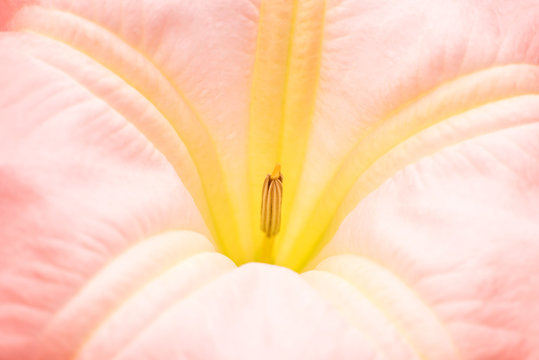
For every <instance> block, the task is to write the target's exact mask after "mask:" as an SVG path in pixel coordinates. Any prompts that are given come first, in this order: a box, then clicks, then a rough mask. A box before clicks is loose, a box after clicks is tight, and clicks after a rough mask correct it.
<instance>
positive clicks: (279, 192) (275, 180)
mask: <svg viewBox="0 0 539 360" xmlns="http://www.w3.org/2000/svg"><path fill="white" fill-rule="evenodd" d="M282 200H283V175H282V174H281V165H279V164H277V165H276V166H275V169H273V172H272V173H271V174H268V175H267V176H266V179H265V180H264V185H263V186H262V207H261V209H260V229H262V231H263V232H264V233H265V234H266V236H267V237H272V236H275V235H276V234H277V233H278V232H279V230H280V228H281V204H282Z"/></svg>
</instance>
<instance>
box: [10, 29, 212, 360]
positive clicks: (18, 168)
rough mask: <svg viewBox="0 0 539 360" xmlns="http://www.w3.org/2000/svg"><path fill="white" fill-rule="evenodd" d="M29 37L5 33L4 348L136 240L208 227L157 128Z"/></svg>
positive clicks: (24, 345)
mask: <svg viewBox="0 0 539 360" xmlns="http://www.w3.org/2000/svg"><path fill="white" fill-rule="evenodd" d="M20 39H21V38H20V37H18V36H12V35H9V34H1V35H0V49H1V50H0V69H1V71H0V83H1V84H2V86H0V243H1V244H0V269H2V271H1V272H0V304H1V306H0V333H1V334H2V336H1V337H0V358H2V359H14V358H16V357H14V356H13V355H12V354H13V352H14V351H17V350H24V349H26V350H24V352H27V350H28V346H30V345H29V344H32V343H33V342H34V339H35V336H36V335H37V334H38V333H40V332H41V331H42V330H43V328H44V327H45V326H46V325H47V324H48V323H49V322H50V321H51V318H52V317H53V316H54V314H55V313H56V312H57V311H59V310H60V309H61V308H62V307H63V306H64V305H65V303H66V301H68V300H69V299H70V298H71V297H73V296H74V295H75V294H76V293H77V292H78V291H79V290H80V288H81V287H82V286H83V285H84V284H86V282H87V281H88V279H89V278H90V277H91V276H93V275H94V274H95V273H96V272H97V271H98V270H99V269H100V268H101V267H102V266H103V265H104V264H105V263H106V262H108V261H110V259H111V258H113V257H114V256H117V255H118V254H119V253H121V252H123V251H124V250H125V249H127V248H129V247H130V246H132V245H133V244H135V243H137V242H138V241H140V240H142V239H145V238H147V237H148V236H151V235H154V234H156V233H159V232H164V231H168V230H176V229H178V230H184V229H185V230H194V231H198V232H201V233H204V234H206V235H207V234H208V231H207V229H206V226H205V225H204V223H203V222H202V219H201V217H200V215H199V212H198V210H197V208H196V206H195V204H194V202H193V200H192V198H191V196H190V195H189V193H188V192H187V191H186V189H185V188H184V187H183V185H182V183H181V181H180V180H179V178H178V177H177V175H176V173H175V172H174V170H173V168H172V167H171V166H170V164H169V163H168V162H167V160H166V159H165V158H164V157H163V155H162V154H161V153H159V152H158V151H157V150H156V149H155V147H154V146H153V145H152V144H151V143H150V142H149V141H148V140H147V138H145V137H144V136H143V135H141V133H140V132H139V131H138V130H137V129H136V128H135V127H134V126H133V125H132V124H130V123H129V122H128V121H127V120H126V118H125V117H123V116H122V115H120V114H119V113H118V112H117V111H115V110H114V109H113V108H111V107H110V106H109V104H107V103H106V102H105V101H104V100H103V99H102V98H100V97H98V96H96V95H95V94H93V93H92V92H90V91H89V90H88V89H87V88H85V87H83V86H81V85H80V83H78V82H77V81H76V80H75V79H73V78H72V77H70V76H69V75H67V74H65V73H64V72H62V71H59V70H57V69H54V68H53V67H51V66H50V65H49V64H47V63H45V62H43V61H41V60H39V59H38V58H35V57H33V56H31V55H28V54H27V53H26V52H25V50H26V47H25V44H19V40H20ZM19 45H20V46H19ZM106 80H107V79H106V78H96V79H95V80H94V81H95V82H106ZM122 89H123V88H122V87H116V88H114V89H112V90H111V92H115V91H117V92H121V91H122Z"/></svg>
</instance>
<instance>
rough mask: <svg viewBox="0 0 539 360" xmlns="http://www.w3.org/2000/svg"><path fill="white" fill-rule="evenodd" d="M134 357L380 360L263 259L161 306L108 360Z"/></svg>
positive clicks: (294, 280)
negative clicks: (167, 304) (162, 308)
mask: <svg viewBox="0 0 539 360" xmlns="http://www.w3.org/2000/svg"><path fill="white" fill-rule="evenodd" d="M98 354H99V353H96V354H95V355H94V357H93V358H95V357H96V356H97V355H98ZM97 357H99V356H97ZM139 358H144V359H163V358H167V359H183V358H186V359H205V360H211V359H300V358H301V359H313V360H317V359H366V360H367V359H379V357H378V356H375V354H374V353H373V349H372V347H371V345H370V344H369V342H368V341H367V340H366V339H365V337H364V336H363V335H362V334H361V333H360V332H359V331H357V330H355V329H354V328H352V327H351V326H350V325H349V324H348V323H347V322H345V321H344V320H343V319H342V318H341V317H340V316H339V315H338V313H337V312H336V311H335V310H333V309H332V308H330V307H329V306H328V305H327V303H325V302H323V301H322V300H321V299H320V298H319V296H318V295H317V294H316V292H315V291H314V290H313V289H312V288H310V287H309V286H308V285H307V284H305V282H304V281H302V280H301V279H300V278H299V276H298V275H297V274H295V273H293V272H292V271H290V270H288V269H284V268H280V267H276V266H271V265H263V264H248V265H244V266H242V267H241V268H239V269H237V270H235V271H233V272H230V273H228V274H225V275H223V276H222V277H220V278H218V279H216V280H215V281H214V282H212V283H210V284H209V285H208V286H206V287H204V288H203V289H201V290H200V291H199V292H197V293H195V294H193V295H192V296H191V297H189V298H187V299H185V300H179V301H178V302H177V303H176V304H174V305H173V306H171V307H170V308H167V309H165V310H163V312H162V314H161V315H160V316H159V317H157V318H156V319H155V320H154V322H153V323H150V324H148V327H147V328H146V329H145V330H144V331H143V332H141V333H140V334H139V336H138V337H136V338H135V339H134V340H133V341H132V343H130V344H129V346H127V347H126V348H125V349H124V350H123V351H122V352H121V353H120V354H119V355H118V356H117V357H115V358H114V359H117V360H120V359H122V360H125V359H139Z"/></svg>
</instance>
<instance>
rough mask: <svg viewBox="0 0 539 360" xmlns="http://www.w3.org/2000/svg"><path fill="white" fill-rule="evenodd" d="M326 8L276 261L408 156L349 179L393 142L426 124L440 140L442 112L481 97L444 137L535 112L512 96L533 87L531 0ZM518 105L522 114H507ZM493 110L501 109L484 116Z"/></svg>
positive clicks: (350, 0) (534, 5)
mask: <svg viewBox="0 0 539 360" xmlns="http://www.w3.org/2000/svg"><path fill="white" fill-rule="evenodd" d="M326 11H327V16H326V21H325V30H324V47H323V52H322V60H321V61H322V62H321V72H320V84H319V90H318V94H317V103H316V108H315V111H314V116H313V122H312V134H311V138H310V141H309V148H308V150H307V155H306V160H305V166H304V170H305V171H304V172H303V174H302V178H301V181H300V184H299V186H298V192H297V194H296V197H295V199H296V200H297V201H296V202H295V203H294V205H293V208H292V209H291V210H290V214H289V215H288V219H290V222H289V223H288V225H286V224H284V225H285V226H286V227H285V231H284V233H283V234H281V238H282V240H281V241H279V240H278V241H277V248H278V249H277V252H278V253H279V256H278V258H277V262H278V263H283V264H287V265H288V266H293V267H296V268H300V267H301V259H306V258H307V257H308V256H310V255H311V254H313V253H316V252H317V251H318V250H320V246H319V245H320V244H321V243H324V242H326V243H327V241H329V239H330V238H331V235H332V234H333V233H334V232H335V231H336V229H337V227H338V224H340V222H341V221H342V219H343V218H344V216H346V214H347V213H349V212H350V211H351V210H352V209H353V208H354V207H355V206H356V205H357V204H358V202H359V201H360V200H361V199H362V198H363V197H364V196H365V195H366V194H367V193H369V192H370V191H372V190H374V189H376V187H377V186H379V185H380V184H381V183H383V181H385V180H386V179H387V178H388V177H390V176H391V175H393V174H395V173H396V172H397V171H398V170H399V169H400V168H402V166H401V165H406V164H407V162H406V161H408V159H406V160H405V161H404V162H403V163H398V161H397V160H395V161H393V162H389V163H386V164H385V165H384V168H385V169H384V171H380V170H377V171H376V172H375V174H371V175H369V176H368V178H369V179H368V180H367V179H365V178H364V179H360V180H359V181H360V182H361V184H359V185H358V184H357V183H358V178H360V177H366V176H364V175H365V172H366V171H368V169H369V168H370V167H372V166H373V164H376V163H377V162H378V160H379V159H380V158H381V157H383V156H384V154H386V153H387V152H389V151H391V150H392V149H393V148H395V147H397V146H398V145H399V144H400V143H402V142H404V141H406V140H407V139H412V138H414V137H415V135H416V134H418V133H420V132H421V131H422V130H423V129H425V128H428V127H432V128H433V129H437V132H438V135H434V136H437V137H444V138H445V136H446V135H445V134H446V133H447V130H446V127H447V126H449V125H444V123H445V122H446V120H447V119H450V118H452V117H454V116H456V115H459V114H461V113H466V112H468V111H469V110H471V109H474V108H478V107H482V106H486V107H485V109H484V111H482V112H481V113H482V114H483V115H473V116H472V115H470V116H468V115H466V116H467V117H468V118H467V120H466V121H464V118H463V121H462V124H461V125H460V127H459V128H458V129H454V132H455V135H454V136H453V139H451V141H452V142H457V141H463V140H465V139H467V138H469V137H471V136H477V135H480V134H484V133H489V132H492V131H496V130H498V129H501V128H504V127H512V126H518V125H519V124H523V123H525V122H527V123H529V122H536V121H537V118H531V114H533V111H535V110H534V109H535V107H534V105H532V103H534V102H535V100H533V99H532V98H529V99H528V100H524V99H520V100H519V101H517V102H515V103H514V104H513V105H511V102H510V100H509V99H511V98H516V97H518V96H524V95H531V94H538V93H539V33H538V32H537V24H538V23H539V3H538V2H537V1H535V0H524V1H518V2H514V1H506V0H497V1H480V0H477V1H474V0H470V1H453V0H442V1H423V0H404V1H396V2H395V1H377V0H361V1H355V0H336V1H328V3H327V10H326ZM523 102H525V103H527V105H524V104H523ZM487 105H488V106H487ZM508 107H512V110H508V109H507V108H508ZM519 107H523V109H522V111H525V112H526V113H527V114H528V115H526V117H527V119H522V118H521V117H520V115H519V116H518V117H516V118H514V116H512V115H507V114H508V112H514V113H518V112H519V110H518V108H519ZM498 112H502V113H503V114H506V115H507V116H505V115H504V116H501V115H503V114H500V116H498V117H497V118H495V119H488V117H496V116H497V113H498ZM479 116H481V117H482V119H478V117H479ZM520 131H523V132H526V131H527V130H526V129H524V128H523V129H522V130H520ZM500 136H501V137H503V136H505V134H504V135H500ZM432 141H433V142H434V140H432ZM447 145H448V144H447V143H444V142H443V141H442V144H441V146H447ZM404 156H409V157H411V156H413V155H412V154H406V155H403V157H404ZM463 206H464V205H463ZM300 254H302V255H300ZM292 258H293V259H294V260H292ZM293 263H295V264H297V265H293Z"/></svg>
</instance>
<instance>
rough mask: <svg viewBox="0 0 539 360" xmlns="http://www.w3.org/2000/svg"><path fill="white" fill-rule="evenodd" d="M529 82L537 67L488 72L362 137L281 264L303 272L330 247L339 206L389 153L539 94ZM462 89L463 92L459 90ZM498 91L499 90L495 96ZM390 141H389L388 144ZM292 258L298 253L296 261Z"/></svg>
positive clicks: (437, 92)
mask: <svg viewBox="0 0 539 360" xmlns="http://www.w3.org/2000/svg"><path fill="white" fill-rule="evenodd" d="M506 73H508V74H506ZM530 77H531V78H532V79H535V78H537V79H539V67H538V66H536V65H528V64H512V65H505V66H498V67H493V68H489V69H484V70H481V71H478V72H474V73H471V74H467V75H464V76H461V77H459V78H456V79H454V80H452V81H449V82H447V83H444V84H442V85H440V86H438V87H436V88H435V89H433V90H431V91H429V92H428V93H426V94H424V95H423V96H422V97H421V98H420V99H419V100H417V101H416V102H414V103H412V104H410V105H409V106H407V107H404V108H402V109H401V110H400V111H398V112H397V113H395V112H393V113H392V114H391V116H389V117H387V118H384V119H382V120H380V121H379V122H378V124H377V125H375V126H373V127H371V128H370V129H368V130H367V131H366V132H365V133H364V134H363V135H362V136H361V138H360V139H359V140H358V142H357V143H356V145H355V146H354V147H353V148H352V150H351V151H350V152H349V153H348V154H346V156H344V157H343V160H342V161H341V163H340V164H339V165H338V167H337V168H336V170H335V171H334V172H333V173H332V174H331V176H330V177H329V179H330V180H329V181H328V182H327V183H326V185H325V187H324V188H323V189H322V191H321V192H320V193H319V194H320V195H319V196H318V197H317V198H316V199H312V205H311V206H310V207H309V213H308V214H306V215H305V217H304V218H303V220H300V221H306V223H304V224H302V225H301V227H300V228H298V230H297V231H298V232H297V233H295V234H291V235H290V234H287V237H286V241H287V243H285V244H283V245H282V247H281V248H280V249H279V251H280V253H279V255H280V256H279V257H278V258H277V263H278V264H283V265H285V266H290V267H292V268H295V269H300V268H301V267H303V266H304V265H305V263H306V262H307V261H308V260H309V258H310V257H311V256H312V255H313V254H316V253H317V252H318V251H319V250H320V249H321V247H322V246H323V245H325V243H326V242H327V241H328V238H329V236H331V234H325V231H327V229H328V226H329V225H330V222H331V219H332V218H333V217H334V215H335V213H336V212H337V211H338V207H339V205H340V204H341V203H342V201H344V200H345V198H346V195H347V194H348V193H349V191H350V190H351V189H352V187H353V185H354V183H355V182H356V181H357V179H358V178H359V177H360V176H361V175H362V174H363V173H364V172H365V171H366V170H367V169H368V168H370V167H371V166H372V165H373V164H374V163H375V162H376V161H378V159H379V158H380V157H382V156H383V155H384V154H386V153H387V152H389V151H390V150H391V149H393V148H395V147H396V146H398V145H399V144H401V143H403V142H404V141H406V140H408V139H410V138H412V137H414V136H415V135H417V134H418V133H420V132H421V131H423V130H424V129H426V128H429V127H432V126H435V125H437V124H439V123H441V122H443V121H445V120H447V119H449V118H451V117H453V116H457V115H459V114H463V113H465V112H467V111H469V110H472V109H474V108H477V107H480V106H483V105H487V104H489V103H494V102H497V101H501V100H504V99H507V98H511V97H515V96H518V95H527V94H534V93H535V92H539V82H538V81H535V82H534V81H530ZM493 84H494V85H493ZM459 87H462V88H463V90H462V91H460V90H458V88H459ZM493 88H494V91H491V90H492V89H493ZM433 104H434V106H433ZM388 137H389V138H390V141H387V138H388ZM384 139H386V140H385V141H384ZM330 198H331V199H330ZM335 199H337V201H335ZM358 201H359V200H358ZM322 204H323V206H322ZM321 208H323V209H326V210H325V214H323V215H320V213H321V212H320V209H321ZM328 211H329V212H331V214H330V215H328ZM294 220H296V219H294ZM298 238H304V239H313V240H312V242H311V243H310V244H308V245H306V244H305V242H299V241H297V239H298ZM300 248H301V249H300ZM290 254H294V258H293V259H292V258H291V255H290ZM300 254H301V255H300Z"/></svg>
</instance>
